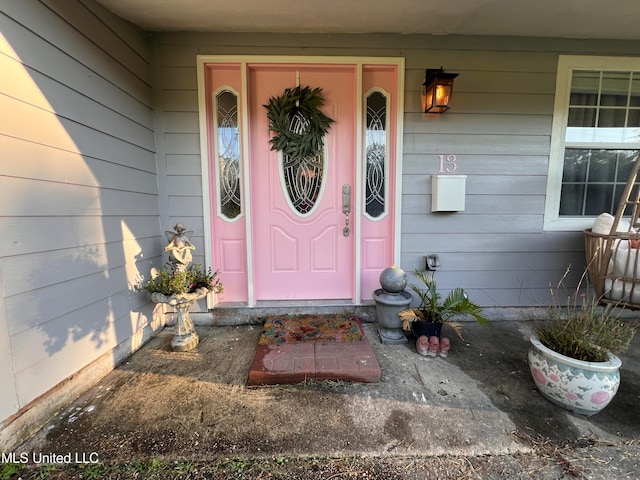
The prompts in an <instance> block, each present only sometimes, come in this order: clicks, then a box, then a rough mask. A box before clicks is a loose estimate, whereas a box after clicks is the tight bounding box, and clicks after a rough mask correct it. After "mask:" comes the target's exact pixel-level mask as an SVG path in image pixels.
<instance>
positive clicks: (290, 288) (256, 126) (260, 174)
mask: <svg viewBox="0 0 640 480" xmlns="http://www.w3.org/2000/svg"><path fill="white" fill-rule="evenodd" d="M356 78H357V77H356V69H355V67H354V66H353V65H311V64H295V65H294V64H277V65H264V64H256V65H249V66H248V77H247V80H248V81H247V84H248V114H249V115H248V116H249V119H248V121H249V129H248V130H249V170H250V184H251V193H250V197H251V217H252V219H253V220H252V222H251V223H252V225H251V229H252V245H253V249H252V254H253V259H252V261H253V288H254V295H255V299H256V300H283V299H352V298H354V292H355V290H354V289H355V275H356V269H355V264H354V262H355V241H354V239H355V238H356V237H355V235H354V223H355V222H354V216H351V218H350V222H349V223H350V225H349V231H348V235H345V226H346V222H347V215H346V214H345V213H343V188H344V186H345V185H346V186H348V187H349V188H350V190H351V207H352V210H353V207H354V206H355V200H356V199H355V192H356V190H357V189H356V188H355V185H354V179H355V165H356V143H355V142H356V95H357V85H356ZM298 82H299V83H298ZM296 84H299V85H300V86H302V87H305V86H309V87H311V88H317V87H320V88H322V96H323V98H324V101H325V105H324V107H323V108H322V110H323V112H324V113H325V114H326V115H328V116H329V117H331V118H332V119H333V120H335V122H334V123H332V124H331V129H330V131H329V133H328V134H327V136H326V138H325V146H326V147H325V152H324V155H322V156H321V159H320V162H319V163H321V165H320V166H319V167H317V168H311V169H308V170H305V169H300V168H298V170H297V178H291V175H290V174H288V173H285V172H284V171H283V161H284V160H286V159H284V160H283V157H282V154H281V153H280V152H277V151H272V150H270V147H271V144H270V143H269V138H270V137H271V135H272V133H271V132H269V128H268V120H267V115H266V109H265V107H264V105H265V104H267V102H268V100H269V98H270V97H278V96H280V95H282V93H283V92H284V90H285V89H286V88H293V87H295V86H296ZM301 170H302V172H301ZM305 175H306V177H305ZM311 176H313V178H314V179H317V178H318V177H321V183H320V184H319V185H320V187H319V189H318V191H317V192H316V194H314V195H313V196H312V197H313V198H312V201H311V202H308V201H305V202H303V203H304V204H305V205H303V207H300V206H299V205H298V203H297V201H298V200H299V199H298V198H297V196H298V193H297V192H299V191H300V190H304V188H305V185H306V182H308V181H309V180H310V178H309V177H311ZM303 200H304V199H303Z"/></svg>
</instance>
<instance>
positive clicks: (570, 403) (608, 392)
mask: <svg viewBox="0 0 640 480" xmlns="http://www.w3.org/2000/svg"><path fill="white" fill-rule="evenodd" d="M530 340H531V348H530V349H529V368H530V369H531V375H532V376H533V380H534V382H535V384H536V387H538V390H540V393H542V395H543V396H544V397H545V398H546V399H547V400H549V401H551V402H553V403H555V404H556V405H558V406H560V407H563V408H566V409H567V410H570V411H573V412H576V413H580V414H582V415H594V414H596V413H598V412H600V411H601V410H602V409H603V408H604V407H606V406H607V405H608V404H609V402H611V400H612V399H613V397H614V396H615V394H616V392H617V391H618V386H619V385H620V366H621V365H622V362H621V361H620V359H619V358H618V357H616V356H615V355H612V354H609V361H608V362H584V361H581V360H576V359H573V358H570V357H565V356H564V355H561V354H559V353H557V352H554V351H553V350H550V349H549V348H547V347H545V346H544V345H543V344H542V343H541V342H540V340H538V338H537V337H535V336H532V337H531V339H530Z"/></svg>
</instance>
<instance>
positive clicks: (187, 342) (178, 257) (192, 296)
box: [151, 223, 211, 352]
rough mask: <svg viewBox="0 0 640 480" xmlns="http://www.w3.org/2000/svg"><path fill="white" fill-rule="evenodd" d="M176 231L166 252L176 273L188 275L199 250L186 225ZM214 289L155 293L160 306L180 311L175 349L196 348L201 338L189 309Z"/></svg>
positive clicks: (155, 300)
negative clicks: (161, 304) (193, 256)
mask: <svg viewBox="0 0 640 480" xmlns="http://www.w3.org/2000/svg"><path fill="white" fill-rule="evenodd" d="M173 228H174V230H175V232H170V231H167V232H165V234H166V235H167V238H168V239H169V244H168V245H167V246H166V247H165V248H164V250H165V252H169V262H170V263H171V265H172V266H173V268H174V272H175V273H176V274H179V273H184V272H186V270H187V267H188V265H189V264H190V263H191V261H192V255H191V252H192V251H193V250H195V248H196V247H194V246H193V244H192V243H191V240H190V237H191V234H192V233H193V231H187V229H186V227H185V226H184V225H183V224H182V223H178V224H176V226H175V227H173ZM210 291H211V289H209V288H206V287H200V288H198V289H196V290H194V291H192V292H191V291H190V292H186V293H176V294H173V295H164V294H162V293H160V292H153V293H152V294H151V300H153V301H154V302H156V303H166V304H167V305H170V306H172V307H174V308H175V310H176V326H175V335H174V337H173V339H172V340H171V347H172V348H173V350H174V351H176V352H186V351H188V350H192V349H194V348H195V347H196V346H197V345H198V342H199V341H200V338H199V337H198V334H197V333H196V331H195V329H194V328H193V321H192V320H191V315H190V314H189V309H190V308H191V305H193V302H195V301H197V300H200V299H201V298H204V297H205V296H206V295H207V294H208V293H209V292H210Z"/></svg>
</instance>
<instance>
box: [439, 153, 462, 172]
mask: <svg viewBox="0 0 640 480" xmlns="http://www.w3.org/2000/svg"><path fill="white" fill-rule="evenodd" d="M438 158H439V159H440V169H439V170H438V173H453V172H455V171H456V170H457V168H458V165H456V156H455V155H454V154H453V153H450V154H449V155H438Z"/></svg>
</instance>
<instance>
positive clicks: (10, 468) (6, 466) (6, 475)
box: [0, 463, 22, 480]
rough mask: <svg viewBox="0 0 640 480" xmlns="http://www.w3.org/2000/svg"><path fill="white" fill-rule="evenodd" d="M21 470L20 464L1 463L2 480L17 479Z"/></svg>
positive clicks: (0, 476)
mask: <svg viewBox="0 0 640 480" xmlns="http://www.w3.org/2000/svg"><path fill="white" fill-rule="evenodd" d="M21 469H22V466H21V465H20V464H18V463H0V480H9V479H11V478H17V474H18V472H19V471H20V470H21Z"/></svg>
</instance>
